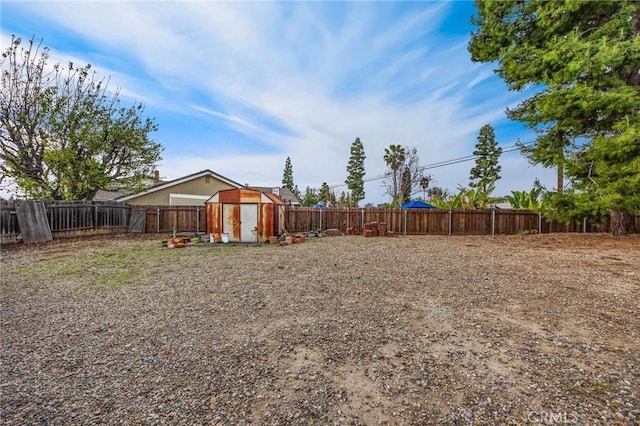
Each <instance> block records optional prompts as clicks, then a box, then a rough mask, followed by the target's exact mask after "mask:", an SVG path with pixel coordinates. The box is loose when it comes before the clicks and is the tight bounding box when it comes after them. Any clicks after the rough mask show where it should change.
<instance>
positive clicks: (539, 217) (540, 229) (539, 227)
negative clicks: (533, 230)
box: [538, 212, 542, 234]
mask: <svg viewBox="0 0 640 426" xmlns="http://www.w3.org/2000/svg"><path fill="white" fill-rule="evenodd" d="M538 234H542V212H538Z"/></svg>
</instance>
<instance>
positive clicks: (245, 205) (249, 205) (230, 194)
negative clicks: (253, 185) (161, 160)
mask: <svg viewBox="0 0 640 426" xmlns="http://www.w3.org/2000/svg"><path fill="white" fill-rule="evenodd" d="M206 206H207V233H208V234H216V233H219V234H228V235H229V241H241V242H256V241H265V240H268V239H269V237H272V236H276V235H278V234H279V233H280V232H282V231H283V230H284V229H285V216H284V208H285V205H284V201H282V200H281V199H280V198H278V196H276V195H274V194H270V193H267V192H261V191H256V190H253V189H246V188H244V189H227V190H223V191H218V192H216V193H215V194H214V195H213V196H212V197H211V198H209V199H208V200H207V201H206Z"/></svg>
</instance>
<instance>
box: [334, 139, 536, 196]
mask: <svg viewBox="0 0 640 426" xmlns="http://www.w3.org/2000/svg"><path fill="white" fill-rule="evenodd" d="M533 143H535V141H529V142H523V143H520V144H515V145H510V146H507V147H504V148H502V153H505V152H512V151H519V150H520V149H521V148H522V147H523V146H528V145H531V144H533ZM480 157H482V155H467V156H466V157H459V158H453V159H451V160H444V161H439V162H437V163H431V164H427V165H425V166H420V167H418V170H420V171H425V170H430V169H437V168H438V167H444V166H450V165H453V164H458V163H464V162H466V161H471V160H475V159H476V158H480ZM389 175H390V173H385V174H383V175H378V176H374V177H370V178H368V179H363V180H362V181H363V182H373V181H375V180H381V179H384V178H386V177H389ZM342 186H347V184H346V183H338V184H335V185H329V188H331V189H334V188H340V187H342Z"/></svg>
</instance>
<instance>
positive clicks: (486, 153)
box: [469, 124, 502, 195]
mask: <svg viewBox="0 0 640 426" xmlns="http://www.w3.org/2000/svg"><path fill="white" fill-rule="evenodd" d="M501 154H502V148H499V147H498V143H497V142H496V134H495V132H494V130H493V127H491V125H490V124H485V125H484V126H482V129H480V133H479V134H478V142H477V143H476V149H475V151H473V155H475V156H476V165H475V166H474V167H473V168H471V174H470V176H469V186H470V187H472V188H476V190H478V191H482V192H483V193H485V194H487V195H489V194H491V192H493V190H494V188H495V182H496V181H497V180H498V179H500V170H502V167H501V166H500V164H498V161H499V159H500V155H501Z"/></svg>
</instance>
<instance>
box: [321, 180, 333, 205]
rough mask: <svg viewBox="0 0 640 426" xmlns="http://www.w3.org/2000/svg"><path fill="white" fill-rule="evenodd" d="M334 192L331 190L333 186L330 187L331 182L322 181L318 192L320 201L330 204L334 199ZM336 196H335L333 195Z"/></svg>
mask: <svg viewBox="0 0 640 426" xmlns="http://www.w3.org/2000/svg"><path fill="white" fill-rule="evenodd" d="M332 196H333V193H332V192H331V188H329V184H327V182H322V185H320V191H319V192H318V201H319V202H321V203H322V204H324V205H325V206H328V205H329V204H330V203H331V201H332ZM333 198H335V196H333Z"/></svg>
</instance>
